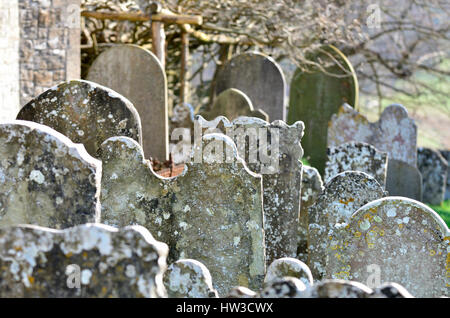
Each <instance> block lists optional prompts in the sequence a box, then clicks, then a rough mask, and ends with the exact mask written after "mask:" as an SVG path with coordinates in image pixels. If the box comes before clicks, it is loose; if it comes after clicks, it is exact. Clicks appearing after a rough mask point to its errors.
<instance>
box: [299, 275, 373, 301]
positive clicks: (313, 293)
mask: <svg viewBox="0 0 450 318" xmlns="http://www.w3.org/2000/svg"><path fill="white" fill-rule="evenodd" d="M372 293H373V290H372V289H371V288H369V287H367V286H366V285H364V284H361V283H358V282H354V281H345V280H342V279H324V280H322V281H320V282H318V283H317V284H314V285H312V286H309V287H308V288H307V289H306V290H305V291H304V292H303V293H302V294H301V298H368V297H369V296H370V295H371V294H372Z"/></svg>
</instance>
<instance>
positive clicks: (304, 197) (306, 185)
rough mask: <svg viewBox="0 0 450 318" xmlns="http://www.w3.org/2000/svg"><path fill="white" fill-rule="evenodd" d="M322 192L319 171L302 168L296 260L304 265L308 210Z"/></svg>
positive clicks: (306, 252) (306, 260) (311, 168)
mask: <svg viewBox="0 0 450 318" xmlns="http://www.w3.org/2000/svg"><path fill="white" fill-rule="evenodd" d="M322 191H323V183H322V178H321V177H320V174H319V171H317V169H316V168H313V167H309V166H303V173H302V186H301V203H300V217H299V224H298V247H297V257H296V258H298V259H299V260H301V261H303V262H305V263H306V262H308V228H309V218H308V210H309V207H310V206H312V205H313V204H314V203H315V202H316V200H317V198H318V197H319V195H320V193H321V192H322Z"/></svg>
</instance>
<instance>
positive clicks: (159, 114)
mask: <svg viewBox="0 0 450 318" xmlns="http://www.w3.org/2000/svg"><path fill="white" fill-rule="evenodd" d="M86 79H87V80H89V81H92V82H96V83H99V84H100V85H104V86H106V87H109V88H111V89H113V90H115V91H116V92H118V93H119V94H121V95H123V96H125V97H126V98H128V99H129V100H130V101H131V102H132V103H133V105H134V107H136V110H137V111H138V113H139V115H140V117H141V121H142V143H143V148H144V154H145V157H146V158H150V157H152V158H157V159H158V160H160V161H165V160H168V159H169V129H168V125H169V123H168V109H167V107H168V106H167V80H166V75H165V72H164V68H163V66H162V65H161V63H160V61H159V60H158V58H157V57H156V56H155V55H154V54H153V53H152V52H150V51H149V50H146V49H144V48H141V47H139V46H137V45H129V44H128V45H115V46H113V47H111V48H109V49H107V50H105V51H104V52H102V53H101V54H100V55H99V56H98V57H97V58H96V59H95V61H94V62H93V63H92V65H91V67H90V69H89V74H88V75H87V78H86Z"/></svg>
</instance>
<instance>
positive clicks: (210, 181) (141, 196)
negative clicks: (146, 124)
mask: <svg viewBox="0 0 450 318" xmlns="http://www.w3.org/2000/svg"><path fill="white" fill-rule="evenodd" d="M200 145H201V147H200ZM200 145H199V144H196V147H195V151H196V152H197V151H200V149H202V150H203V151H202V152H201V153H200V158H201V159H202V160H203V162H196V161H195V160H194V161H193V162H190V163H188V164H187V165H186V167H185V170H184V171H183V173H182V174H181V175H179V176H177V177H174V178H170V179H166V178H162V177H159V176H158V175H156V174H155V173H154V172H153V171H152V169H151V166H150V164H149V162H148V161H146V160H145V159H144V156H143V153H142V148H141V147H140V146H139V144H138V143H136V142H135V141H134V140H132V139H130V138H126V137H112V138H110V139H108V140H106V141H105V142H104V143H103V145H102V160H103V169H102V171H103V172H102V194H101V201H102V222H103V223H106V224H109V225H114V226H124V225H128V224H136V223H137V224H140V225H144V226H145V227H146V228H148V229H149V230H150V231H151V232H152V233H154V234H155V237H156V238H157V239H158V240H160V241H162V242H165V243H167V244H168V245H169V248H170V254H169V261H170V262H172V261H176V260H178V259H183V258H191V259H196V260H198V261H199V262H201V263H203V264H204V265H205V266H206V267H207V268H208V269H209V271H210V272H211V276H212V278H213V286H214V288H215V289H217V291H218V292H219V294H220V295H226V294H227V293H228V291H229V290H230V289H231V288H232V287H234V286H244V287H250V288H254V289H259V288H260V286H261V285H262V281H263V278H264V273H265V262H264V260H265V243H264V230H263V207H262V180H261V176H259V175H257V174H254V173H252V172H250V171H249V170H248V168H247V167H246V165H245V163H244V161H243V160H242V159H241V158H240V157H239V156H238V155H237V150H236V146H235V145H234V143H233V142H232V141H231V139H229V138H228V137H226V136H224V135H219V134H210V135H206V136H203V141H202V144H200ZM215 147H222V149H225V148H226V149H229V150H231V160H230V161H225V160H224V162H219V160H216V161H215V162H211V157H214V154H212V153H211V152H212V148H215Z"/></svg>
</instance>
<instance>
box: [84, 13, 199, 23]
mask: <svg viewBox="0 0 450 318" xmlns="http://www.w3.org/2000/svg"><path fill="white" fill-rule="evenodd" d="M81 16H83V17H87V18H94V19H98V20H119V21H132V22H146V21H150V20H151V21H152V22H153V21H157V22H162V23H175V24H192V25H201V24H202V23H203V18H202V17H201V16H199V15H180V14H175V13H171V12H170V11H168V10H162V11H161V13H157V14H152V15H151V16H150V15H146V14H143V13H137V12H136V13H135V12H106V11H82V12H81Z"/></svg>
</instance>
